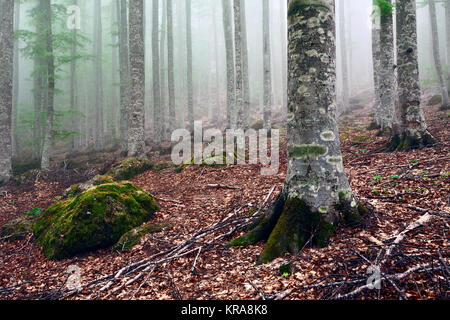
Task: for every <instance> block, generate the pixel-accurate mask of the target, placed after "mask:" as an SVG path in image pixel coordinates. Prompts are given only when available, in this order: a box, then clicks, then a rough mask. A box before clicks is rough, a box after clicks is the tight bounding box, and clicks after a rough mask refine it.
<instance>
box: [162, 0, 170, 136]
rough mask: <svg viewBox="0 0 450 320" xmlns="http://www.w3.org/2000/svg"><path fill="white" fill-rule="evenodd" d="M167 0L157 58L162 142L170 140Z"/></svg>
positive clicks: (165, 1) (163, 4)
mask: <svg viewBox="0 0 450 320" xmlns="http://www.w3.org/2000/svg"><path fill="white" fill-rule="evenodd" d="M166 12H167V0H162V20H161V40H160V45H159V57H160V59H161V64H160V67H159V69H160V80H161V120H162V122H161V132H162V139H163V140H170V136H169V131H168V126H167V121H168V120H169V119H168V115H169V110H168V108H167V103H166V101H167V99H166V88H167V80H166V79H167V77H166V55H165V49H166V37H167V14H166Z"/></svg>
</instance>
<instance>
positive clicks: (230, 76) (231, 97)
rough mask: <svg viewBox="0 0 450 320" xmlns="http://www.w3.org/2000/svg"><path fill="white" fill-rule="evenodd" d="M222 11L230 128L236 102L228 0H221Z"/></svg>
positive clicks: (231, 27) (228, 125) (228, 122)
mask: <svg viewBox="0 0 450 320" xmlns="http://www.w3.org/2000/svg"><path fill="white" fill-rule="evenodd" d="M222 13H223V29H224V36H225V51H226V63H227V128H232V127H234V123H235V120H234V119H233V114H234V109H235V103H236V91H235V86H236V82H235V66H234V54H233V25H232V22H231V5H230V0H222Z"/></svg>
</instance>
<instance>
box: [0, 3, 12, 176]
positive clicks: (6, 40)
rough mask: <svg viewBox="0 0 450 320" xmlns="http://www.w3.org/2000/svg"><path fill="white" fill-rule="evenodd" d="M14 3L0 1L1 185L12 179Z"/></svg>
mask: <svg viewBox="0 0 450 320" xmlns="http://www.w3.org/2000/svg"><path fill="white" fill-rule="evenodd" d="M13 32H14V1H9V0H2V1H0V52H1V55H0V185H1V184H3V183H5V182H8V181H9V179H10V178H11V157H12V141H11V122H12V119H11V115H12V114H11V112H12V106H13V92H12V90H13V86H12V84H13V72H14V68H13V62H14V58H13V57H14V37H13Z"/></svg>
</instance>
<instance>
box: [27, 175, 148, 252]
mask: <svg viewBox="0 0 450 320" xmlns="http://www.w3.org/2000/svg"><path fill="white" fill-rule="evenodd" d="M156 210H157V208H156V203H155V200H154V199H153V198H152V197H150V196H149V195H148V194H147V193H145V192H144V191H143V190H142V189H141V188H139V187H137V186H136V185H133V184H132V183H130V182H124V183H111V184H104V185H100V186H98V187H94V188H91V189H89V190H88V191H85V192H84V193H82V194H80V195H78V196H77V197H75V198H73V199H70V200H68V201H66V202H62V203H58V204H55V205H53V206H51V207H50V208H48V209H47V210H46V211H45V212H44V214H43V215H42V216H41V217H40V218H39V219H38V220H37V222H36V223H35V224H34V225H33V233H34V236H35V239H36V241H37V243H38V244H39V245H40V246H41V247H42V251H43V253H44V255H45V256H46V257H47V258H48V259H51V260H59V259H64V258H68V257H71V256H74V255H75V254H78V253H83V252H87V251H91V250H95V249H98V248H105V247H108V246H110V245H112V244H114V243H116V242H117V241H118V240H119V239H120V237H121V236H122V235H123V234H124V233H126V232H127V231H129V230H130V229H133V228H135V227H137V226H140V225H141V224H143V223H144V222H146V221H148V220H149V219H150V218H151V217H152V216H153V214H154V212H155V211H156Z"/></svg>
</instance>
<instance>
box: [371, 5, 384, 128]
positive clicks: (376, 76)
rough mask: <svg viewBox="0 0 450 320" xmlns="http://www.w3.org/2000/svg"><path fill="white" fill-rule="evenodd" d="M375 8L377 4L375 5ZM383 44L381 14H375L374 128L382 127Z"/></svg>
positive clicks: (373, 34)
mask: <svg viewBox="0 0 450 320" xmlns="http://www.w3.org/2000/svg"><path fill="white" fill-rule="evenodd" d="M374 8H375V10H377V8H378V7H377V6H376V5H374ZM380 56H381V46H380V16H379V15H378V14H373V16H372V65H373V84H374V95H375V104H374V111H375V113H374V119H373V122H372V124H371V127H372V128H378V129H379V128H381V114H382V110H381V101H380V98H381V92H380V72H381V59H380Z"/></svg>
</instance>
